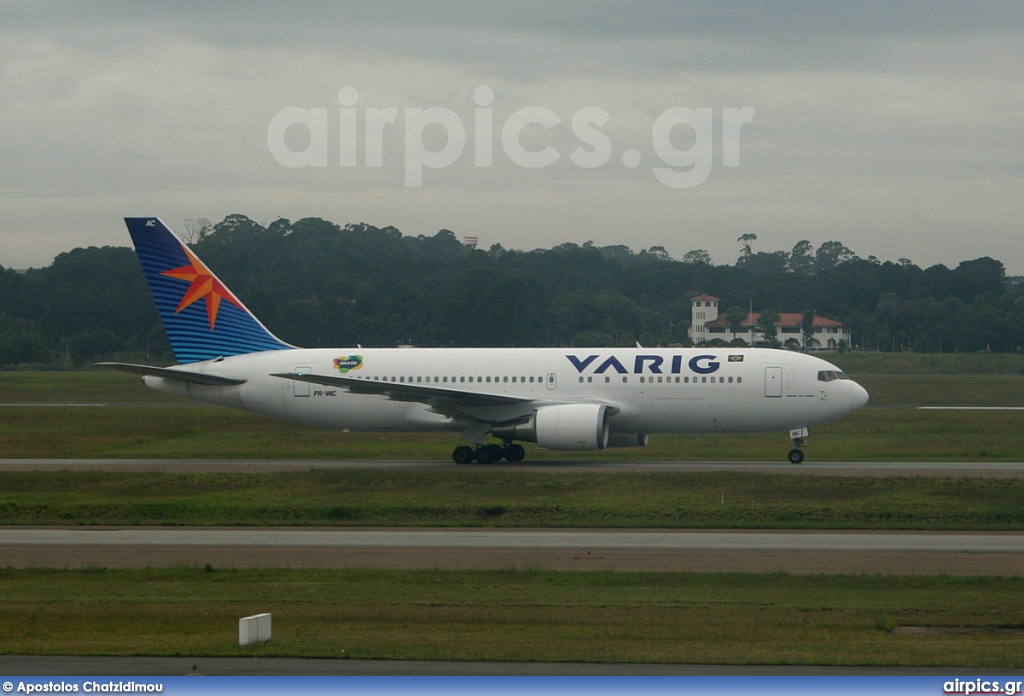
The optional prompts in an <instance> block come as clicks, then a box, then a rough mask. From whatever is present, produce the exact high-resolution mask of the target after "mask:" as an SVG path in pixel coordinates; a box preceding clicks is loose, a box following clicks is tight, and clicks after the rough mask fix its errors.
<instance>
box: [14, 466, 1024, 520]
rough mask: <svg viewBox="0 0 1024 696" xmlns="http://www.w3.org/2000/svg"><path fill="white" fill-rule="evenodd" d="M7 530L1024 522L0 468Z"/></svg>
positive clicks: (982, 493) (1011, 482) (958, 482)
mask: <svg viewBox="0 0 1024 696" xmlns="http://www.w3.org/2000/svg"><path fill="white" fill-rule="evenodd" d="M0 524H6V525H17V524H32V525H44V524H45V525H49V524H59V525H68V524H70V525H91V524H100V525H106V524H111V525H122V524H127V525H341V526H345V525H349V526H377V525H381V526H404V525H410V526H500V527H669V528H672V527H675V528H746V529H752V528H778V529H945V530H1018V529H1024V480H1020V479H968V478H860V477H835V476H791V475H773V474H753V473H732V472H708V473H690V472H651V473H643V472H634V473H625V472H615V471H611V472H580V473H543V472H531V471H528V470H523V471H508V470H494V471H486V470H484V471H480V470H465V471H450V470H449V471H444V470H440V471H439V470H415V469H392V470H388V469H318V470H311V471H299V472H279V473H262V474H260V473H256V474H249V473H244V474H241V473H240V474H228V473H209V474H203V473H197V474H172V473H148V472H147V473H144V472H69V471H59V472H3V473H0Z"/></svg>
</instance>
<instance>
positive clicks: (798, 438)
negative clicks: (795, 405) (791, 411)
mask: <svg viewBox="0 0 1024 696" xmlns="http://www.w3.org/2000/svg"><path fill="white" fill-rule="evenodd" d="M809 436H810V431H809V430H808V429H807V428H806V427H801V428H793V429H792V430H790V431H789V437H790V439H791V440H793V449H791V450H790V451H789V463H790V464H800V463H801V462H803V460H804V452H803V450H802V449H800V448H801V447H806V446H807V443H806V442H805V441H804V438H805V437H809Z"/></svg>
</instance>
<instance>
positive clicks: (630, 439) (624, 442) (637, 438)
mask: <svg viewBox="0 0 1024 696" xmlns="http://www.w3.org/2000/svg"><path fill="white" fill-rule="evenodd" d="M650 440H651V436H650V435H648V434H647V433H611V434H610V435H609V436H608V446H609V447H646V446H647V443H648V442H650Z"/></svg>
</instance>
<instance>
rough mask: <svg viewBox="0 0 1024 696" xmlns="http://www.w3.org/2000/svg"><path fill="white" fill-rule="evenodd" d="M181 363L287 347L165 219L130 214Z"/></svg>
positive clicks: (131, 228)
mask: <svg viewBox="0 0 1024 696" xmlns="http://www.w3.org/2000/svg"><path fill="white" fill-rule="evenodd" d="M124 221H125V224H127V225H128V232H129V233H130V234H131V236H132V242H133V243H134V244H135V253H136V254H137V255H138V257H139V262H140V263H141V264H142V270H143V272H144V273H145V274H146V280H147V281H148V282H149V289H150V291H151V292H152V293H153V299H154V300H155V301H156V307H157V310H158V311H159V312H160V318H161V319H162V320H163V323H164V329H165V330H166V331H167V338H169V339H170V341H171V347H172V348H173V349H174V356H175V358H177V360H178V362H179V363H191V362H197V361H199V360H211V359H213V358H218V357H228V356H231V355H243V354H246V353H258V352H261V351H265V350H287V349H289V348H294V346H291V345H288V344H287V343H285V342H284V341H282V340H281V339H279V338H278V337H277V336H275V335H274V334H272V333H270V331H269V330H268V329H267V327H265V326H263V324H261V323H260V321H259V319H257V318H256V317H255V316H253V314H252V312H250V311H249V310H248V309H246V307H245V305H243V304H242V302H241V300H239V299H238V298H237V297H235V295H234V293H232V292H231V291H230V290H229V289H228V288H227V287H226V286H225V285H224V284H223V283H221V282H220V279H218V278H217V276H216V275H214V273H213V272H212V271H210V270H209V269H208V268H207V267H206V265H205V264H203V262H202V261H200V260H199V257H197V256H196V255H195V254H194V253H193V252H192V250H191V249H189V248H188V247H187V246H185V243H184V242H182V241H181V240H180V239H179V238H178V237H177V236H176V235H175V234H174V233H173V232H171V230H170V229H168V227H167V226H166V225H165V224H164V223H163V222H161V220H160V219H159V218H154V217H144V218H125V219H124Z"/></svg>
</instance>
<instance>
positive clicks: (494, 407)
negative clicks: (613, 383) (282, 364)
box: [271, 372, 619, 423]
mask: <svg viewBox="0 0 1024 696" xmlns="http://www.w3.org/2000/svg"><path fill="white" fill-rule="evenodd" d="M271 377H281V378H282V379H291V380H296V381H299V382H309V383H311V384H322V385H324V386H329V387H341V388H342V389H347V390H348V391H350V392H352V393H354V394H379V395H381V396H386V397H387V398H389V399H392V400H394V401H413V402H419V403H422V404H426V405H427V406H429V407H430V410H431V411H433V412H434V413H438V414H441V415H443V416H447V417H449V418H468V419H471V420H475V421H480V422H491V423H493V422H499V421H506V420H511V419H513V418H517V417H519V416H522V415H526V414H528V413H530V412H531V411H532V410H533V409H534V408H536V406H537V405H540V404H544V403H551V402H550V401H548V400H547V399H538V398H535V397H530V396H514V395H511V394H486V393H481V392H474V391H467V390H464V389H452V388H450V387H438V386H428V385H425V384H408V383H402V382H378V381H376V380H365V379H355V378H353V377H340V376H337V375H314V374H308V373H302V372H278V373H274V374H272V375H271ZM560 403H564V402H560ZM607 405H608V408H609V412H610V413H617V412H618V411H619V405H618V404H613V403H608V404H607Z"/></svg>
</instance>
